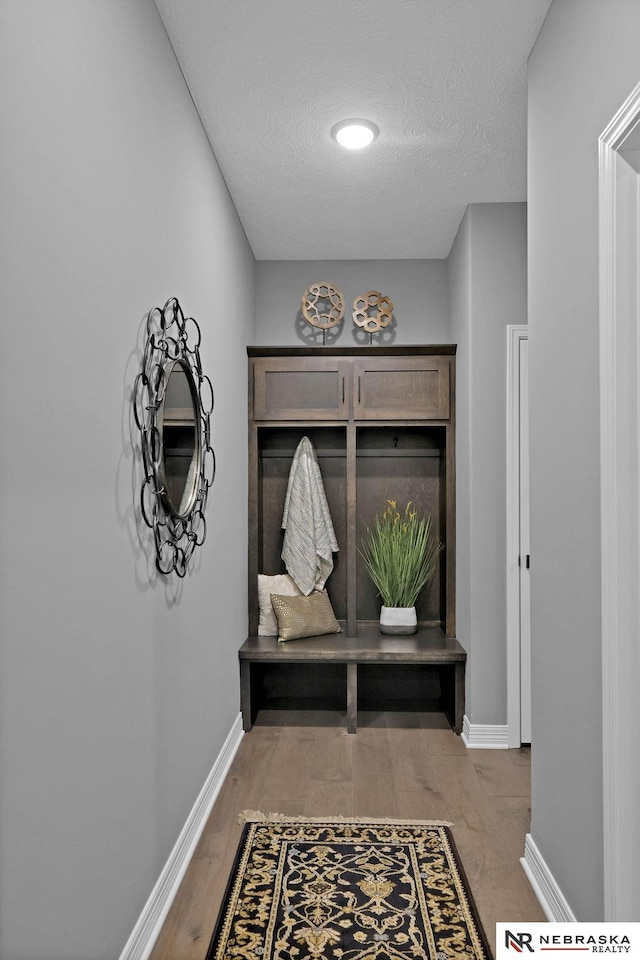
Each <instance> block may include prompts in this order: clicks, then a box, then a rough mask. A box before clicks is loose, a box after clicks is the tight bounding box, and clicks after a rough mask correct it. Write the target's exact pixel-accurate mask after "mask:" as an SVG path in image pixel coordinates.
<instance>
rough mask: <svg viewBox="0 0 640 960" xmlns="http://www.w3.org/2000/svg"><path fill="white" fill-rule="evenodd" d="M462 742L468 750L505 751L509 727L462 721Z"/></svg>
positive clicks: (507, 744)
mask: <svg viewBox="0 0 640 960" xmlns="http://www.w3.org/2000/svg"><path fill="white" fill-rule="evenodd" d="M462 742H463V743H464V745H465V747H467V749H469V750H506V749H507V748H508V746H509V727H508V725H507V724H506V723H505V724H490V723H470V721H469V718H468V717H467V716H465V717H464V718H463V720H462Z"/></svg>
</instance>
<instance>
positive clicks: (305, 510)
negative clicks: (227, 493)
mask: <svg viewBox="0 0 640 960" xmlns="http://www.w3.org/2000/svg"><path fill="white" fill-rule="evenodd" d="M282 529H283V530H284V531H285V534H284V543H283V545H282V559H283V560H284V564H285V567H286V568H287V572H288V573H289V575H290V576H291V577H292V578H293V580H294V581H295V583H296V584H297V586H298V588H299V589H300V590H301V591H302V592H303V594H304V595H305V596H309V594H310V593H311V592H312V591H313V590H321V589H322V588H323V587H324V585H325V583H326V580H327V577H328V576H329V574H330V573H331V571H332V570H333V556H332V554H333V553H337V552H338V549H339V547H338V542H337V540H336V535H335V531H334V529H333V522H332V520H331V514H330V513H329V505H328V503H327V497H326V494H325V492H324V486H323V484H322V475H321V473H320V467H319V466H318V458H317V457H316V452H315V450H314V449H313V444H312V443H311V441H310V440H309V438H308V437H303V438H302V440H301V441H300V443H299V444H298V447H297V449H296V452H295V454H294V456H293V463H292V464H291V470H290V471H289V486H288V487H287V496H286V498H285V502H284V513H283V515H282Z"/></svg>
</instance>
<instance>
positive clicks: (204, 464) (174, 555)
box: [133, 297, 216, 577]
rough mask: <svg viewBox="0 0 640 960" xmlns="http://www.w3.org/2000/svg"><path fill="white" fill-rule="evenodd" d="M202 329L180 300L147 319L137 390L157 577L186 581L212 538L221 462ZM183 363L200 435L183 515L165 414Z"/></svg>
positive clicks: (145, 510)
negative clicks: (174, 494) (212, 498)
mask: <svg viewBox="0 0 640 960" xmlns="http://www.w3.org/2000/svg"><path fill="white" fill-rule="evenodd" d="M200 343H201V333H200V327H199V326H198V324H197V322H196V321H195V320H194V319H193V317H185V315H184V312H183V310H182V307H181V306H180V304H179V302H178V300H177V299H176V298H175V297H171V298H170V299H169V300H167V302H166V303H165V305H164V307H154V308H153V309H152V310H150V311H149V313H148V315H147V325H146V341H145V346H144V353H143V357H142V368H141V370H140V372H139V373H138V375H137V377H136V379H135V383H134V387H133V413H134V420H135V423H136V426H137V428H138V430H139V431H140V442H141V451H142V464H143V470H144V480H143V482H142V487H141V490H140V508H141V512H142V518H143V520H144V522H145V523H146V525H147V526H148V527H149V528H150V529H151V530H153V539H154V545H155V554H156V556H155V563H156V569H157V571H158V573H161V574H162V575H163V576H169V575H170V574H171V573H175V574H177V576H178V577H184V576H185V575H186V572H187V569H188V566H189V563H190V561H191V559H192V557H193V554H194V552H195V549H196V547H201V546H202V544H203V543H204V541H205V538H206V535H207V523H206V519H205V515H204V513H205V508H206V505H207V498H208V495H209V490H210V488H211V485H212V484H213V481H214V478H215V471H216V460H215V454H214V452H213V448H212V446H211V414H212V413H213V407H214V394H213V386H212V384H211V380H210V379H209V377H208V376H207V375H206V374H204V373H203V372H202V364H201V361H200ZM176 362H180V363H181V365H182V367H183V369H184V371H185V374H186V376H187V380H188V382H189V387H190V390H191V397H192V401H193V406H194V423H195V428H194V429H195V432H196V443H195V446H196V450H195V451H194V456H195V457H196V458H197V460H198V461H199V462H198V465H197V470H196V472H195V473H194V476H193V481H192V483H193V486H192V492H191V495H190V497H189V501H188V506H187V509H186V510H185V511H184V513H178V512H177V511H176V510H175V507H174V505H173V504H172V503H171V500H170V498H169V495H168V493H167V489H166V481H165V468H164V443H163V424H162V411H163V404H164V399H165V394H166V389H167V383H168V380H169V376H170V375H171V371H172V370H173V368H174V366H175V364H176Z"/></svg>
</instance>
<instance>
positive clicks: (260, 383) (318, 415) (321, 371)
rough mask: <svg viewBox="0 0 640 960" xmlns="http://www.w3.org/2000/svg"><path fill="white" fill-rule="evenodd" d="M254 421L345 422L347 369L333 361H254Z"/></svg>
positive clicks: (348, 385)
mask: <svg viewBox="0 0 640 960" xmlns="http://www.w3.org/2000/svg"><path fill="white" fill-rule="evenodd" d="M253 363H254V367H253V406H254V419H255V420H347V419H348V418H349V395H350V390H351V387H350V380H349V375H350V366H349V363H348V362H345V361H344V360H339V359H336V358H335V357H317V358H316V357H282V358H276V357H269V358H256V359H255V360H254V361H253Z"/></svg>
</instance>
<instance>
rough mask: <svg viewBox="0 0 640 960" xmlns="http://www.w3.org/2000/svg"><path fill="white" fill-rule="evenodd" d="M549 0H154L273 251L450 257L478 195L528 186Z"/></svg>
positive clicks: (232, 183) (262, 248)
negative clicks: (529, 117)
mask: <svg viewBox="0 0 640 960" xmlns="http://www.w3.org/2000/svg"><path fill="white" fill-rule="evenodd" d="M550 2H551V0H156V4H157V6H158V10H159V12H160V15H161V16H162V19H163V21H164V24H165V27H166V30H167V33H168V34H169V38H170V40H171V43H172V45H173V48H174V50H175V52H176V56H177V58H178V61H179V63H180V66H181V68H182V71H183V73H184V76H185V78H186V81H187V83H188V84H189V88H190V90H191V94H192V96H193V99H194V102H195V104H196V107H197V109H198V111H199V113H200V116H201V118H202V122H203V124H204V127H205V129H206V131H207V134H208V136H209V139H210V141H211V144H212V146H213V150H214V152H215V155H216V157H217V160H218V163H219V165H220V168H221V170H222V173H223V176H224V178H225V180H226V183H227V185H228V188H229V191H230V193H231V196H232V198H233V201H234V203H235V206H236V208H237V210H238V214H239V216H240V219H241V221H242V224H243V226H244V229H245V231H246V233H247V237H248V238H249V241H250V243H251V246H252V248H253V252H254V254H255V256H256V258H257V259H259V260H345V259H395V258H410V259H413V258H440V257H446V256H447V255H448V253H449V250H450V248H451V244H452V242H453V240H454V237H455V234H456V231H457V229H458V226H459V224H460V220H461V218H462V215H463V214H464V210H465V208H466V206H467V204H468V203H487V202H495V201H517V200H524V199H525V198H526V70H527V57H528V55H529V53H530V51H531V48H532V46H533V44H534V42H535V39H536V36H537V34H538V31H539V30H540V27H541V25H542V21H543V20H544V17H545V14H546V12H547V10H548V8H549V5H550ZM347 117H364V118H367V119H369V120H373V121H374V122H375V123H376V124H377V125H378V126H379V127H380V136H379V137H378V139H377V140H376V141H375V143H374V144H373V145H372V146H371V147H369V148H368V149H367V150H364V151H361V152H347V151H344V150H343V149H342V148H341V147H339V146H338V145H337V144H336V143H335V142H334V141H333V140H332V139H331V137H330V133H329V131H330V130H331V127H332V126H333V125H334V123H336V122H337V121H338V120H342V119H344V118H347Z"/></svg>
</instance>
